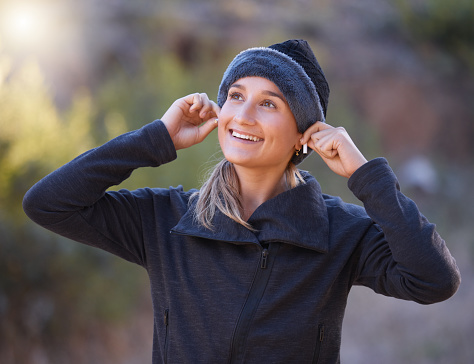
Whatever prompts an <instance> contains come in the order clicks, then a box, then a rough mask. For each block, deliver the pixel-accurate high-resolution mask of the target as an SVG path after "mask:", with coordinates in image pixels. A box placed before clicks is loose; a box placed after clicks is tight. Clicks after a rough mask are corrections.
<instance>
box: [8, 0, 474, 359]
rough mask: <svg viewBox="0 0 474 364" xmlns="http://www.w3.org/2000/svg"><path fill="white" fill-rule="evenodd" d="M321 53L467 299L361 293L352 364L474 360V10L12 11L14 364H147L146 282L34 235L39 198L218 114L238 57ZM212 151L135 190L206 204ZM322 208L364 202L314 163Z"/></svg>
mask: <svg viewBox="0 0 474 364" xmlns="http://www.w3.org/2000/svg"><path fill="white" fill-rule="evenodd" d="M289 38H304V39H307V40H308V41H309V43H310V44H311V46H312V47H313V49H314V51H315V54H316V55H317V57H318V59H319V62H320V63H321V65H322V67H323V69H324V71H325V73H326V76H327V79H328V81H329V84H330V86H331V97H330V102H329V109H328V115H327V118H328V123H330V124H332V125H341V126H344V127H345V128H346V129H347V130H348V131H349V133H350V134H351V136H352V137H353V139H354V140H355V142H356V144H357V145H358V146H359V148H360V149H361V150H362V151H363V153H364V154H365V155H366V157H367V158H374V157H378V156H385V157H386V158H387V159H388V160H389V162H390V164H391V166H392V168H393V169H394V170H395V172H396V174H397V175H398V177H399V179H400V182H401V186H402V191H403V192H404V193H406V194H407V195H408V196H410V197H412V198H413V199H415V201H416V202H417V203H418V205H419V207H420V208H421V210H422V211H423V213H424V214H425V215H426V216H427V217H428V219H429V220H431V221H432V222H435V223H436V224H437V226H438V230H439V232H440V233H441V235H442V236H443V237H444V238H445V239H446V241H447V243H448V246H449V248H450V250H451V252H452V253H453V255H454V256H455V258H456V259H457V262H458V265H459V267H460V269H461V273H462V276H463V282H462V285H461V288H460V289H459V291H458V292H457V294H456V295H455V296H454V297H453V298H452V299H450V300H448V301H446V302H443V303H439V304H435V305H431V306H421V305H418V304H415V303H411V302H405V301H400V300H395V299H390V298H386V297H382V296H378V295H375V294H374V293H373V292H372V291H370V290H368V289H365V288H360V287H355V288H354V289H353V291H352V294H351V296H350V299H349V304H348V310H347V314H346V318H345V321H344V327H343V340H342V354H341V355H342V362H343V363H365V364H367V363H369V364H370V363H389V364H390V363H472V361H473V358H474V347H473V345H472V338H473V337H474V336H473V334H474V315H473V314H472V307H473V304H474V283H473V277H474V272H473V261H474V225H473V224H472V218H473V217H474V192H473V190H472V184H473V174H474V169H473V162H474V143H473V139H474V123H473V121H474V120H473V119H474V82H473V81H474V2H473V1H472V0H458V1H456V2H452V1H449V0H394V1H375V0H358V1H350V0H320V1H310V0H274V1H264V0H262V1H240V0H235V1H231V2H220V1H212V0H201V1H199V2H196V1H190V0H167V1H165V0H162V1H150V0H134V1H133V2H132V1H125V0H101V1H97V0H82V1H73V0H36V1H33V0H30V1H24V0H15V1H13V0H0V362H1V363H3V364H9V363H15V364H17V363H18V364H23V363H34V364H43V363H71V364H76V363H89V364H90V363H99V364H108V363H119V364H125V363H148V362H150V361H151V346H152V329H153V316H152V311H151V303H150V298H149V285H148V282H147V277H146V273H145V272H144V270H143V269H142V268H140V267H138V266H135V265H132V264H130V263H126V262H123V261H121V260H119V259H118V258H115V257H114V256H111V255H108V254H106V253H103V252H101V251H99V250H97V249H94V248H89V247H84V246H81V245H80V244H77V243H73V242H71V241H69V240H66V239H63V238H61V237H58V236H54V235H52V234H50V233H48V232H47V231H46V230H44V229H42V228H39V227H37V226H35V225H34V224H33V223H32V222H30V221H28V219H27V218H26V216H25V215H24V213H23V211H22V208H21V201H22V198H23V195H24V193H25V192H26V191H27V189H28V188H29V187H30V186H31V185H32V184H33V183H35V182H36V181H37V180H39V179H40V178H41V177H43V176H44V175H45V174H47V173H49V172H51V171H52V170H54V169H56V168H57V167H59V166H60V165H61V164H63V163H65V162H67V161H68V160H70V159H72V158H73V157H75V156H76V155H78V154H79V153H81V152H84V151H86V150H87V149H90V148H92V147H95V146H97V145H100V144H101V143H103V142H105V141H106V140H108V139H110V138H112V137H114V136H116V135H119V134H121V133H123V132H126V131H129V130H133V129H136V128H139V127H140V126H142V125H144V124H146V123H148V122H151V121H153V120H154V119H157V118H160V117H161V116H162V115H163V113H164V112H165V111H166V109H167V108H168V106H169V105H170V104H171V103H172V102H173V101H174V100H175V99H177V98H179V97H181V96H184V95H186V94H188V93H191V92H197V91H199V92H206V93H208V95H209V96H210V97H211V98H212V99H214V100H215V98H216V95H217V88H218V85H219V82H220V79H221V77H222V74H223V72H224V70H225V68H226V66H227V64H228V63H229V62H230V61H231V60H232V58H233V57H234V56H235V55H236V54H237V53H238V52H240V51H241V50H243V49H246V48H248V47H251V46H268V45H270V44H273V43H276V42H281V41H284V40H286V39H289ZM218 156H219V148H218V143H217V137H216V133H215V132H213V134H211V136H210V137H209V138H207V140H206V141H205V142H204V143H202V144H200V145H198V146H195V147H193V148H191V149H190V150H184V151H179V153H178V159H177V160H176V161H174V162H173V163H171V164H169V165H166V166H163V167H160V168H159V169H152V168H148V169H143V170H139V171H136V172H135V173H134V174H133V175H132V177H131V178H130V179H129V180H127V181H126V182H125V183H124V184H123V185H121V187H126V188H132V189H133V188H138V187H143V186H150V187H157V186H158V187H168V186H170V185H173V186H176V185H179V184H183V185H184V188H186V189H189V188H192V187H198V186H199V184H200V182H201V181H202V177H203V172H204V171H205V170H206V169H207V168H208V167H209V166H210V165H212V163H213V162H214V161H215V159H216V158H217V157H218ZM302 168H303V169H307V170H310V171H311V172H312V173H313V174H314V175H315V176H316V177H317V178H318V180H319V181H320V183H321V185H322V187H323V190H324V191H325V192H326V193H330V194H336V195H341V196H342V197H343V198H344V199H345V200H346V201H348V202H355V203H360V202H358V201H355V199H354V197H353V196H352V195H351V194H350V192H349V190H348V189H347V186H346V180H345V179H343V178H341V177H338V176H336V175H334V174H332V173H331V172H330V171H329V170H328V168H327V167H326V166H325V165H324V164H323V163H322V162H321V161H319V160H318V158H317V156H316V155H315V154H313V155H312V156H311V157H310V158H307V159H306V161H305V162H304V164H303V165H302Z"/></svg>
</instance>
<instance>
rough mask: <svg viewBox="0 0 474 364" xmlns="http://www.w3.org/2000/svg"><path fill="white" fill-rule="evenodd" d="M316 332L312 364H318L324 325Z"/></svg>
mask: <svg viewBox="0 0 474 364" xmlns="http://www.w3.org/2000/svg"><path fill="white" fill-rule="evenodd" d="M318 331H319V332H318V338H317V341H316V347H315V348H314V355H313V364H317V363H318V362H319V357H320V355H321V346H322V344H323V340H324V325H319V328H318Z"/></svg>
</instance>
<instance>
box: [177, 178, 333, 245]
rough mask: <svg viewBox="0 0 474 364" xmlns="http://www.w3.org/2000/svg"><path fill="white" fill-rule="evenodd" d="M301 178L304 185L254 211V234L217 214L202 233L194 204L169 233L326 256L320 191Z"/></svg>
mask: <svg viewBox="0 0 474 364" xmlns="http://www.w3.org/2000/svg"><path fill="white" fill-rule="evenodd" d="M304 177H305V180H306V184H304V185H300V186H298V187H295V188H293V189H291V190H288V191H285V192H283V193H280V194H279V195H277V196H275V197H274V198H272V199H270V200H268V201H266V202H264V203H263V204H262V205H260V206H259V207H258V208H257V210H255V212H254V213H253V215H252V216H251V217H250V219H249V220H248V222H249V223H250V224H251V225H252V226H253V227H254V228H255V229H257V231H255V232H252V231H250V230H248V229H247V228H245V227H244V226H242V225H240V224H238V223H236V222H235V221H233V220H232V219H230V218H229V217H227V216H225V215H224V214H223V213H221V211H219V210H217V211H216V214H215V215H214V219H213V225H214V230H213V231H211V230H208V229H206V228H205V227H203V226H202V225H200V224H198V223H196V221H195V220H194V217H193V212H194V209H195V203H196V202H195V201H193V202H192V203H191V205H190V206H189V209H188V210H187V212H186V213H185V214H184V215H183V217H182V218H181V219H180V221H179V222H178V224H177V225H176V226H175V227H174V228H173V229H172V230H171V231H172V232H173V233H177V234H182V235H190V236H195V237H200V238H205V239H212V240H220V241H225V242H230V243H234V244H264V243H269V242H272V241H279V242H284V243H287V244H292V245H295V246H299V247H302V248H306V249H312V250H316V251H319V252H327V251H328V235H329V223H328V215H327V209H326V204H325V202H324V199H323V196H322V193H321V187H320V185H319V183H318V182H317V181H316V179H315V178H314V177H312V176H311V175H309V174H304Z"/></svg>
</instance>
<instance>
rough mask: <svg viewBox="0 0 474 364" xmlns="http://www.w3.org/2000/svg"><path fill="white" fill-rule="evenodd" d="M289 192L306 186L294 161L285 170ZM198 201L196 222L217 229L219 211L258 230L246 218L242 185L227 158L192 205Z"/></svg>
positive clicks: (218, 165) (211, 173)
mask: <svg viewBox="0 0 474 364" xmlns="http://www.w3.org/2000/svg"><path fill="white" fill-rule="evenodd" d="M285 177H286V183H287V186H288V189H291V188H294V187H296V186H298V185H300V184H302V183H305V181H304V179H303V176H302V175H301V173H300V171H299V170H298V168H296V166H295V164H294V163H292V162H290V163H288V166H287V168H286V170H285ZM196 198H197V203H196V208H195V210H194V218H195V220H196V221H197V222H198V223H200V224H201V225H203V226H204V227H206V228H208V229H209V230H213V229H214V226H213V225H212V219H213V217H214V214H215V213H216V208H217V209H219V210H220V211H221V212H222V213H223V214H224V215H226V216H228V217H229V218H231V219H232V220H234V221H235V222H237V223H239V224H241V225H243V226H245V227H246V228H247V229H249V230H252V231H254V230H255V229H254V228H253V227H252V226H251V225H250V224H249V223H248V222H247V221H245V220H244V219H243V218H242V212H243V211H242V204H241V201H240V185H239V179H238V177H237V173H236V171H235V168H234V165H233V164H232V163H230V162H229V161H227V160H226V159H223V160H221V161H220V162H219V163H217V165H216V166H215V167H214V168H213V169H212V170H210V172H209V173H208V178H207V180H206V181H205V182H204V184H203V185H202V187H201V189H200V190H199V191H198V192H195V193H193V194H192V195H191V199H190V202H192V201H193V200H194V199H196Z"/></svg>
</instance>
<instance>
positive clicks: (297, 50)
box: [217, 39, 329, 164]
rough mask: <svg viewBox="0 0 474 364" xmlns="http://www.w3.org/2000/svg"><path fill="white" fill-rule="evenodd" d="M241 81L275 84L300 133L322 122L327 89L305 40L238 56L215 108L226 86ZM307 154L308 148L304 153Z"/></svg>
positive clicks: (298, 158)
mask: <svg viewBox="0 0 474 364" xmlns="http://www.w3.org/2000/svg"><path fill="white" fill-rule="evenodd" d="M243 77H263V78H266V79H268V80H270V81H272V82H273V83H274V84H276V85H277V86H278V88H279V89H280V91H281V93H282V94H283V96H285V99H286V101H287V102H288V105H289V107H290V110H291V112H292V113H293V116H294V117H295V120H296V125H297V128H298V131H299V132H300V133H304V132H305V131H306V129H308V128H309V127H310V126H311V125H313V124H314V123H315V122H316V121H322V122H324V121H325V119H326V110H327V105H328V101H329V85H328V83H327V81H326V78H325V76H324V73H323V71H322V69H321V66H320V65H319V63H318V61H317V60H316V57H315V55H314V53H313V51H312V50H311V47H310V46H309V44H308V42H306V41H305V40H301V39H300V40H297V39H293V40H288V41H286V42H283V43H277V44H273V45H271V46H270V47H267V48H265V47H257V48H249V49H247V50H245V51H242V52H241V53H239V54H238V55H237V56H236V57H235V58H234V59H233V61H232V62H231V63H230V64H229V66H228V67H227V70H226V71H225V72H224V76H223V77H222V81H221V84H220V86H219V92H218V95H217V104H218V105H219V107H222V106H223V105H224V103H225V101H226V100H227V94H228V92H229V88H230V86H232V84H234V83H235V81H237V80H239V79H241V78H243ZM311 151H312V150H311V148H308V152H311ZM308 155H309V154H303V153H301V152H300V153H299V155H298V156H297V155H296V154H295V155H293V157H292V159H291V162H293V163H294V164H299V163H301V162H302V161H303V159H304V158H306V157H307V156H308Z"/></svg>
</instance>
